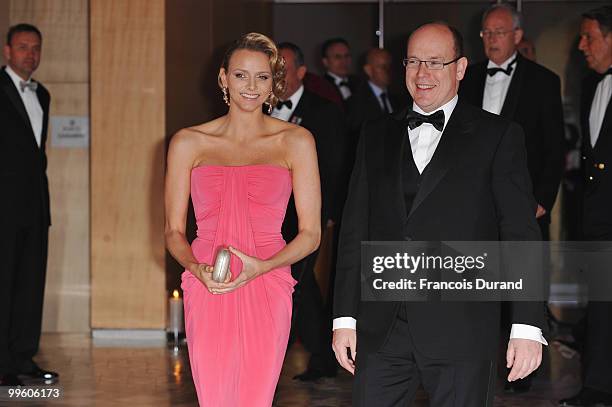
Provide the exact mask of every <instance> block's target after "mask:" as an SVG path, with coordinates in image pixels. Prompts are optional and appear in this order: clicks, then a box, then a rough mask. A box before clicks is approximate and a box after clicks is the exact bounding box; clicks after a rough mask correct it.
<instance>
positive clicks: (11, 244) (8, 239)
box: [0, 24, 57, 385]
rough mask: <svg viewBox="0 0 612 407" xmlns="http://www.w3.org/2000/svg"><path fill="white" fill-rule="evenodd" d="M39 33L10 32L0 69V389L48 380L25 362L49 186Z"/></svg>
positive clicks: (36, 313) (41, 275) (35, 330)
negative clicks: (37, 74)
mask: <svg viewBox="0 0 612 407" xmlns="http://www.w3.org/2000/svg"><path fill="white" fill-rule="evenodd" d="M41 45H42V36H41V34H40V31H39V30H38V29H37V28H36V27H34V26H32V25H29V24H18V25H16V26H13V27H11V28H10V30H9V32H8V35H7V39H6V45H5V46H4V49H3V51H4V58H5V60H6V61H7V63H8V66H5V67H3V68H2V69H1V70H0V125H1V126H2V129H1V131H0V188H1V190H2V199H0V230H1V233H0V259H2V264H0V384H2V385H18V384H21V383H22V382H21V380H22V379H24V378H35V379H45V380H52V379H55V378H56V377H57V374H56V373H54V372H48V371H44V370H42V369H40V368H39V367H38V365H36V363H34V361H33V360H32V358H33V357H34V355H36V353H37V352H38V343H39V340H40V330H41V321H42V307H43V296H44V287H45V274H46V266H47V240H48V233H49V225H50V224H51V222H50V212H49V188H48V182H47V176H46V168H47V157H46V155H45V142H46V139H47V123H48V121H49V101H50V96H49V92H48V91H47V89H45V87H44V86H42V84H40V83H39V82H36V81H34V80H33V79H32V74H33V73H34V71H36V68H38V64H39V62H40V53H41Z"/></svg>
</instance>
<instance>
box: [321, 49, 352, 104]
mask: <svg viewBox="0 0 612 407" xmlns="http://www.w3.org/2000/svg"><path fill="white" fill-rule="evenodd" d="M321 62H322V63H323V66H324V67H325V70H326V72H325V75H324V77H325V79H327V80H328V81H329V82H330V83H332V84H333V85H334V86H335V87H336V89H337V90H338V94H339V95H340V96H341V97H342V100H344V101H346V100H348V99H349V98H350V97H351V96H352V94H353V92H355V89H356V88H357V85H358V84H359V80H358V79H357V78H356V77H355V76H353V75H351V72H352V70H353V68H352V65H353V58H352V57H351V49H350V48H349V44H348V42H347V41H346V40H345V39H344V38H330V39H328V40H326V41H325V42H324V43H323V45H322V46H321Z"/></svg>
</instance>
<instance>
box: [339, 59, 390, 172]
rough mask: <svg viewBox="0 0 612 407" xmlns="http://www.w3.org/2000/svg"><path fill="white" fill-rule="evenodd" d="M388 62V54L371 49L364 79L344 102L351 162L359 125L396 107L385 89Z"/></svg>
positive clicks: (364, 69) (364, 68)
mask: <svg viewBox="0 0 612 407" xmlns="http://www.w3.org/2000/svg"><path fill="white" fill-rule="evenodd" d="M391 62H392V58H391V54H390V53H389V51H387V50H384V49H380V48H372V49H370V50H369V51H368V53H367V54H366V63H365V65H364V66H363V71H364V73H365V74H366V76H367V78H368V80H367V81H364V82H362V83H361V84H360V85H359V86H358V87H357V89H356V90H355V93H354V94H353V96H351V98H350V99H349V100H348V102H347V117H348V123H349V129H350V133H351V136H350V141H351V143H350V146H349V157H350V159H351V162H352V160H353V158H354V156H355V149H356V147H357V140H358V138H359V130H360V129H361V125H362V124H363V123H364V122H366V121H368V120H373V119H376V118H378V117H380V116H381V115H383V114H391V113H393V112H394V111H396V110H398V108H399V101H398V100H397V98H395V96H393V95H391V94H389V89H388V88H389V85H390V84H391Z"/></svg>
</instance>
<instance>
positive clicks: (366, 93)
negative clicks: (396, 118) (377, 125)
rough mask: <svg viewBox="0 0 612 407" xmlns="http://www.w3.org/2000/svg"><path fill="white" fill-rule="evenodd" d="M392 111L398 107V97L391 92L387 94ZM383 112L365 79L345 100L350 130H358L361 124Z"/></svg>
mask: <svg viewBox="0 0 612 407" xmlns="http://www.w3.org/2000/svg"><path fill="white" fill-rule="evenodd" d="M387 97H388V99H389V103H390V104H391V107H392V109H393V112H395V113H397V111H398V110H399V109H400V104H399V101H398V99H397V98H396V97H395V95H393V94H387ZM383 114H385V112H384V111H383V110H382V108H381V107H380V103H379V102H378V98H377V97H376V95H375V94H374V92H373V91H372V88H371V87H370V85H369V84H368V82H367V81H364V82H362V83H361V85H359V87H358V88H357V89H356V90H355V93H354V94H353V95H352V96H351V97H350V98H349V100H348V101H347V118H348V123H349V128H350V131H351V132H354V131H359V130H360V129H361V125H362V124H363V123H364V122H366V121H369V120H374V119H378V118H379V117H380V116H382V115H383Z"/></svg>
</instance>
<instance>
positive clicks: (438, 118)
mask: <svg viewBox="0 0 612 407" xmlns="http://www.w3.org/2000/svg"><path fill="white" fill-rule="evenodd" d="M406 120H408V127H410V130H414V129H416V128H417V127H419V126H420V125H421V124H423V123H429V124H431V125H432V126H434V127H435V129H436V130H438V131H442V129H444V110H436V111H435V112H434V113H432V114H430V115H427V116H426V115H424V114H420V113H417V112H415V111H414V110H409V111H408V114H406Z"/></svg>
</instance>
